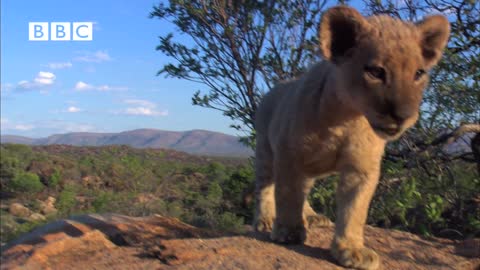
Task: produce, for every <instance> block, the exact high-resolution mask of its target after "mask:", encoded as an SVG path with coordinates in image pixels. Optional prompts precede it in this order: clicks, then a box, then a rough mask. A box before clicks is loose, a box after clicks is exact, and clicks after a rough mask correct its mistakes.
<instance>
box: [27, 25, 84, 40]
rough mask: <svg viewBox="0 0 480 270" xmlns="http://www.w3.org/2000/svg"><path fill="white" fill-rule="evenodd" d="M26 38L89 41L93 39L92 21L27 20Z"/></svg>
mask: <svg viewBox="0 0 480 270" xmlns="http://www.w3.org/2000/svg"><path fill="white" fill-rule="evenodd" d="M28 40H30V41H48V40H52V41H70V40H73V41H91V40H93V23H92V22H72V23H69V22H50V23H48V22H29V23H28Z"/></svg>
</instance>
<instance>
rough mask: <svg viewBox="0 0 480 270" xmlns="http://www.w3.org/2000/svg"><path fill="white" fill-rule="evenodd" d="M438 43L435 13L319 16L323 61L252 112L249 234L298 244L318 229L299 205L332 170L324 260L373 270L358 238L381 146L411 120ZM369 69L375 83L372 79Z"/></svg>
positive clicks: (443, 38) (441, 33) (439, 24)
mask: <svg viewBox="0 0 480 270" xmlns="http://www.w3.org/2000/svg"><path fill="white" fill-rule="evenodd" d="M448 35H449V24H448V21H447V20H446V19H445V18H444V17H443V16H439V15H436V16H431V17H427V18H426V19H424V20H423V21H422V22H420V23H418V24H413V23H409V22H403V21H400V20H396V19H393V18H390V17H388V16H374V17H370V18H364V17H363V16H361V15H360V14H359V13H358V12H357V11H356V10H354V9H352V8H348V7H344V6H342V7H335V8H332V9H330V10H328V11H327V12H326V13H325V14H324V15H323V17H322V22H321V27H320V39H319V40H320V50H321V52H322V54H323V56H324V58H325V61H322V62H321V63H318V64H316V65H314V66H313V67H311V68H310V70H309V71H308V72H306V73H305V74H304V75H303V76H301V77H300V78H298V79H295V80H292V81H288V82H284V83H281V84H279V85H277V86H276V87H275V88H274V89H272V90H271V91H270V92H269V93H268V94H267V95H266V96H265V97H264V99H263V100H262V103H261V105H260V107H259V108H258V111H257V114H256V123H255V125H256V131H257V148H256V204H257V209H256V218H255V224H254V225H255V228H256V229H257V230H259V231H270V230H272V232H271V238H272V239H273V240H274V241H277V242H280V243H300V242H303V241H304V239H305V237H306V228H305V227H308V225H309V223H319V224H320V225H328V224H329V221H328V220H327V219H326V218H325V217H324V216H322V215H317V214H316V213H315V212H314V211H313V210H312V209H311V207H310V205H309V204H308V202H307V201H306V198H307V195H308V193H309V191H310V188H311V186H312V185H313V182H314V179H316V178H318V177H323V176H326V175H329V174H332V173H335V172H339V173H340V182H339V183H338V189H337V191H336V199H337V215H336V217H337V218H336V222H335V226H336V228H335V239H334V240H333V243H332V255H333V256H334V257H335V259H336V260H337V261H338V262H339V263H340V264H342V265H344V266H348V267H354V268H358V269H377V268H378V266H379V264H380V262H379V258H378V255H377V254H376V253H375V252H374V251H373V250H370V249H368V248H366V247H364V244H363V243H364V241H363V230H364V225H365V221H366V217H367V212H368V207H369V204H370V200H371V198H372V196H373V193H374V192H375V188H376V186H377V182H378V178H379V174H380V164H381V159H382V155H383V152H384V148H385V144H386V142H387V141H389V140H393V139H396V138H398V137H399V136H400V135H401V134H402V132H404V131H405V130H406V129H407V128H409V127H410V126H412V125H413V124H414V123H415V121H416V120H417V118H418V110H419V105H420V102H421V97H422V91H423V89H424V88H425V87H426V85H427V82H428V76H427V75H426V74H423V75H422V74H420V75H419V76H416V73H417V71H418V72H420V71H421V70H428V69H430V68H431V67H432V66H433V65H435V64H436V63H437V61H438V60H439V59H440V57H441V54H442V51H443V48H444V47H445V45H446V42H447V40H448ZM371 66H374V67H381V68H383V70H384V75H385V76H376V75H375V74H373V75H372V72H371V71H369V70H368V69H366V67H371ZM419 70H420V71H419ZM420 73H421V72H420ZM377 75H378V74H377ZM380 75H381V74H380ZM417 75H418V74H417ZM314 225H315V224H314Z"/></svg>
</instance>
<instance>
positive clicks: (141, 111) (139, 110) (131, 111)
mask: <svg viewBox="0 0 480 270" xmlns="http://www.w3.org/2000/svg"><path fill="white" fill-rule="evenodd" d="M125 114H127V115H144V116H167V115H168V111H156V110H155V109H151V108H146V107H135V108H127V109H126V110H125Z"/></svg>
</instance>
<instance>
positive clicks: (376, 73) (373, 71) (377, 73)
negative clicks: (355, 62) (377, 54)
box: [364, 66, 386, 82]
mask: <svg viewBox="0 0 480 270" xmlns="http://www.w3.org/2000/svg"><path fill="white" fill-rule="evenodd" d="M364 69H365V72H366V73H367V74H368V75H369V76H371V77H372V78H375V79H378V80H382V81H383V82H385V79H386V73H385V69H383V68H382V67H377V66H365V68H364Z"/></svg>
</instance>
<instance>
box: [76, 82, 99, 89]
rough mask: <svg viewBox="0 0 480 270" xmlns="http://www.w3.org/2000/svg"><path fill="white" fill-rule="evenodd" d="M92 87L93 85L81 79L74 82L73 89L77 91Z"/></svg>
mask: <svg viewBox="0 0 480 270" xmlns="http://www.w3.org/2000/svg"><path fill="white" fill-rule="evenodd" d="M93 88H94V87H93V85H90V84H88V83H84V82H82V81H78V82H77V83H76V84H75V87H74V89H75V90H77V91H85V90H92V89H93Z"/></svg>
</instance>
